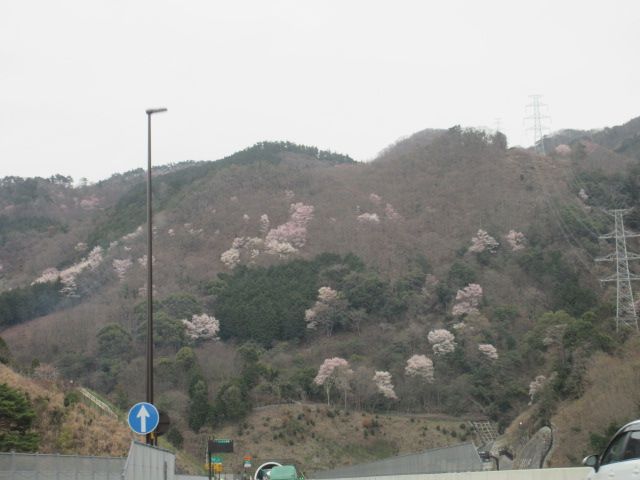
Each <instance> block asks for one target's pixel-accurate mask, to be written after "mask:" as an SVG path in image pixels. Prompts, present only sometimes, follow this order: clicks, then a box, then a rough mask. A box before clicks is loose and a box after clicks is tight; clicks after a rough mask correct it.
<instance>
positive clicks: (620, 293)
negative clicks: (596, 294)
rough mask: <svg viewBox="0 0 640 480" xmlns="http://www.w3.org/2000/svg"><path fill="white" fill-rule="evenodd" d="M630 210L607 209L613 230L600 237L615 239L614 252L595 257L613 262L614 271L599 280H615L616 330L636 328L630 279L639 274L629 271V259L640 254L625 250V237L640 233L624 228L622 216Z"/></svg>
mask: <svg viewBox="0 0 640 480" xmlns="http://www.w3.org/2000/svg"><path fill="white" fill-rule="evenodd" d="M630 211H631V210H609V211H608V212H607V213H608V214H609V215H611V216H613V218H614V219H615V230H614V231H613V232H611V233H609V234H607V235H602V236H600V238H602V239H610V238H613V239H615V241H616V251H615V253H610V254H609V255H607V256H605V257H601V258H596V262H615V263H616V273H615V274H614V275H612V276H610V277H608V278H603V279H601V280H600V281H601V282H616V331H620V329H621V328H623V327H631V328H633V329H635V330H636V331H637V330H638V315H637V313H636V306H635V304H634V302H633V290H632V289H631V281H632V280H640V275H635V274H633V273H630V272H629V260H640V255H637V254H635V253H629V252H627V240H626V239H627V238H631V237H640V233H634V232H630V231H628V230H625V229H624V221H623V219H622V217H623V216H624V215H625V214H627V213H629V212H630Z"/></svg>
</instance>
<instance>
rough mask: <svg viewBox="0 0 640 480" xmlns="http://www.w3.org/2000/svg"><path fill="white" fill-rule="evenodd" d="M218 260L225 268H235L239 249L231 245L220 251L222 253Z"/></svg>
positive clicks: (238, 257)
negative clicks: (227, 248)
mask: <svg viewBox="0 0 640 480" xmlns="http://www.w3.org/2000/svg"><path fill="white" fill-rule="evenodd" d="M220 261H221V262H222V263H224V264H225V266H226V267H227V268H230V269H234V268H236V267H237V266H238V264H239V263H240V250H238V249H237V248H234V247H231V248H230V249H229V250H226V251H224V252H222V255H220Z"/></svg>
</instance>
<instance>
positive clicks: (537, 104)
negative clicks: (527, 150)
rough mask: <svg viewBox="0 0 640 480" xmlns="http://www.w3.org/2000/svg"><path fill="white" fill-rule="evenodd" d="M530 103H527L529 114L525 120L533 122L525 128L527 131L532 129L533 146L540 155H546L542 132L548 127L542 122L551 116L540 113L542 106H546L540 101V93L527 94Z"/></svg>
mask: <svg viewBox="0 0 640 480" xmlns="http://www.w3.org/2000/svg"><path fill="white" fill-rule="evenodd" d="M529 98H531V103H530V104H529V105H527V110H529V109H531V115H529V116H527V117H525V121H527V120H528V121H531V122H533V125H532V126H531V127H529V128H527V131H533V146H534V148H535V149H536V152H538V153H539V154H541V155H546V152H545V149H544V132H546V131H548V130H549V128H548V127H547V126H546V125H545V124H544V121H545V120H549V119H550V118H551V117H549V116H548V115H543V114H542V108H543V107H546V105H545V104H544V103H542V102H541V101H540V99H541V98H542V95H529Z"/></svg>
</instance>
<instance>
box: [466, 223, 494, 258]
mask: <svg viewBox="0 0 640 480" xmlns="http://www.w3.org/2000/svg"><path fill="white" fill-rule="evenodd" d="M499 245H500V244H499V243H498V242H497V241H496V239H495V238H493V237H492V236H491V235H489V234H488V233H487V232H486V231H485V230H482V229H480V230H478V233H476V236H475V237H472V238H471V246H470V247H469V251H470V252H472V253H481V252H484V251H485V250H488V251H490V252H495V250H496V249H497V248H498V246H499Z"/></svg>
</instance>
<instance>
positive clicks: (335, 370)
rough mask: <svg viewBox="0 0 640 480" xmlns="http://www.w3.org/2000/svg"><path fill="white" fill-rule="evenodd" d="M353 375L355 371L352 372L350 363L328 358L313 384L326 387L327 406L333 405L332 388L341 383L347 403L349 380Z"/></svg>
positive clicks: (340, 359)
mask: <svg viewBox="0 0 640 480" xmlns="http://www.w3.org/2000/svg"><path fill="white" fill-rule="evenodd" d="M352 375H353V370H351V368H350V367H349V362H347V361H346V360H345V359H344V358H340V357H333V358H327V359H325V361H324V362H322V365H320V369H319V370H318V374H317V375H316V378H314V379H313V383H315V384H316V385H319V386H323V387H324V389H325V392H326V393H327V405H331V397H330V395H331V387H332V386H333V385H335V384H337V383H339V384H340V385H341V386H342V388H343V390H344V393H345V403H346V395H347V393H346V392H347V385H348V381H347V379H348V378H349V377H351V376H352Z"/></svg>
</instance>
